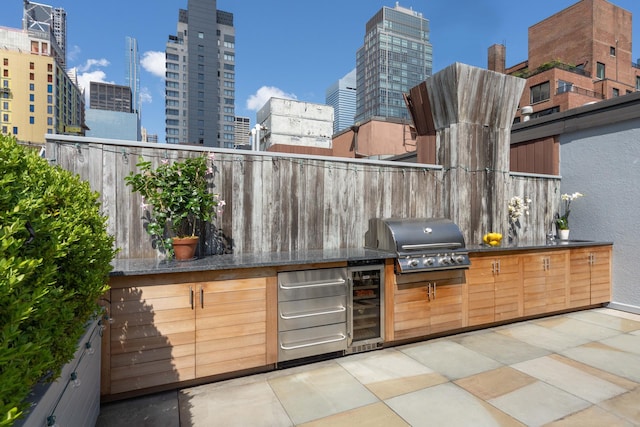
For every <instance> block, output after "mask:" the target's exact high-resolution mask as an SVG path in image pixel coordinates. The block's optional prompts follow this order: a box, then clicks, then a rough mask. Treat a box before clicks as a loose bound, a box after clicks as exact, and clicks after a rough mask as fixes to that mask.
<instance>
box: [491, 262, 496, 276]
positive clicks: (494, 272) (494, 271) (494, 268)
mask: <svg viewBox="0 0 640 427" xmlns="http://www.w3.org/2000/svg"><path fill="white" fill-rule="evenodd" d="M491 274H496V262H495V261H491Z"/></svg>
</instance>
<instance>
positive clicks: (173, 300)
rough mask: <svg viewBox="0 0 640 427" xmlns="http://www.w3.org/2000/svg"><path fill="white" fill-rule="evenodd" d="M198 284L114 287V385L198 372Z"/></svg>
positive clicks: (150, 383)
mask: <svg viewBox="0 0 640 427" xmlns="http://www.w3.org/2000/svg"><path fill="white" fill-rule="evenodd" d="M193 291H194V286H193V285H187V284H176V285H173V284H171V285H149V286H140V287H126V288H113V289H111V317H112V318H113V323H112V324H111V325H110V326H109V327H110V343H109V344H110V349H111V357H110V366H111V370H110V378H111V381H110V388H111V389H110V391H109V394H116V393H122V392H126V391H131V390H137V389H142V388H147V387H154V386H158V385H163V384H171V383H175V382H178V381H185V380H191V379H193V378H195V333H194V330H195V310H194V304H195V299H194V295H193Z"/></svg>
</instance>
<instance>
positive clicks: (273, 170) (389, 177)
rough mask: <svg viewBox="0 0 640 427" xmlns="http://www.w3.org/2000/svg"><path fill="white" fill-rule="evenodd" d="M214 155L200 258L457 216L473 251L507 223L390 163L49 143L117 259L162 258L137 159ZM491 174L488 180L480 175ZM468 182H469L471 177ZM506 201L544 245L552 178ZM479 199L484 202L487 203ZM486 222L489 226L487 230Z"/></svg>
mask: <svg viewBox="0 0 640 427" xmlns="http://www.w3.org/2000/svg"><path fill="white" fill-rule="evenodd" d="M203 151H204V152H208V151H214V152H215V153H216V168H217V170H216V173H215V175H214V178H213V188H212V191H213V192H215V193H220V194H221V198H222V199H224V200H225V201H226V203H227V205H226V207H225V210H224V213H223V214H222V215H220V216H219V218H218V219H217V221H216V224H215V228H216V229H215V230H208V233H207V237H206V238H205V239H203V244H202V247H201V248H200V249H201V254H213V253H220V252H222V251H226V252H233V253H256V252H283V251H292V250H311V249H336V248H353V247H362V246H363V244H364V234H365V232H366V230H367V228H368V220H369V218H374V217H442V216H449V215H448V214H449V212H448V209H449V206H450V205H451V206H458V208H457V209H458V210H459V212H457V214H456V215H455V216H456V217H457V218H461V219H463V221H461V222H460V223H461V224H476V225H474V226H473V227H471V228H469V227H466V226H465V227H461V228H462V231H463V233H464V234H465V238H466V240H467V244H468V245H471V244H474V243H479V242H480V239H481V237H482V235H483V234H484V233H486V232H488V231H501V232H503V233H504V234H505V235H506V232H507V228H508V224H507V222H506V220H505V218H506V215H505V214H502V215H500V218H502V219H500V220H497V219H495V218H486V217H484V216H483V214H482V213H481V212H480V211H477V210H474V208H473V207H474V206H476V203H475V202H474V203H471V201H470V200H461V201H456V203H451V200H450V196H451V194H460V192H455V193H450V192H449V191H447V189H446V186H445V183H446V182H447V179H448V177H447V175H448V174H450V173H452V169H448V168H445V167H441V166H434V165H420V164H409V163H394V162H389V161H375V160H371V161H369V160H361V159H356V160H354V159H339V158H327V157H311V156H305V157H302V156H295V155H287V154H279V153H257V152H247V151H234V150H224V149H213V150H210V149H207V148H200V147H188V146H174V145H165V144H147V143H136V142H128V141H111V140H101V139H91V138H81V137H72V136H61V135H56V136H55V137H54V136H50V139H48V140H47V157H48V158H49V159H50V161H51V162H52V163H53V164H57V165H59V166H61V167H63V168H64V169H68V170H70V171H72V172H74V173H77V174H79V175H80V177H82V178H83V179H85V180H87V181H89V183H90V185H91V187H92V188H93V189H94V190H95V191H98V192H99V193H100V194H101V196H102V206H103V210H104V213H105V214H106V215H107V216H108V217H109V223H108V227H109V232H110V233H111V234H113V235H114V236H115V238H116V244H117V246H118V247H119V248H120V252H119V254H118V257H119V258H153V257H158V256H160V257H161V256H162V255H161V254H159V253H158V252H157V251H156V250H155V249H154V248H153V247H152V246H151V243H150V241H151V240H150V238H149V236H148V235H147V234H146V232H145V231H144V227H143V220H142V218H143V216H144V212H143V210H142V208H141V207H140V204H141V199H140V196H139V195H137V194H132V192H131V188H130V187H127V186H126V185H125V181H124V177H125V176H127V175H128V174H129V173H130V172H132V171H134V172H135V171H136V170H137V168H136V163H137V162H138V158H139V156H142V157H144V158H145V159H146V160H151V161H153V162H155V163H160V161H161V160H162V159H169V160H170V161H172V160H175V159H178V158H184V157H188V156H196V155H201V153H202V152H203ZM455 172H456V174H457V181H456V182H457V185H465V182H468V183H470V182H471V181H472V178H473V179H474V180H477V179H483V178H482V177H481V176H480V177H479V176H478V173H477V172H475V171H468V172H466V173H465V171H461V170H456V171H455ZM486 173H493V172H486ZM472 175H473V176H472ZM507 181H508V182H507V189H506V190H505V191H504V194H505V196H504V199H502V200H500V201H495V200H489V199H488V198H489V197H491V195H487V196H486V197H487V200H485V202H486V203H493V204H496V205H498V206H502V207H503V209H504V212H506V210H507V203H508V200H509V198H510V197H511V196H514V195H519V196H524V197H529V198H531V199H532V200H533V203H532V205H531V211H530V215H529V216H528V217H527V218H523V221H522V225H523V227H522V229H521V231H522V234H521V236H520V239H521V241H522V240H525V241H526V240H539V239H544V237H545V234H546V232H548V230H549V227H550V225H551V223H552V219H553V213H554V212H556V210H557V204H558V199H559V197H558V195H557V192H556V191H557V188H558V187H559V178H558V177H540V176H526V175H510V176H509V177H508V179H507ZM477 198H478V199H479V200H480V202H481V203H482V199H483V196H482V195H478V196H477ZM487 224H493V225H492V226H491V227H492V228H493V230H490V229H488V228H487V227H489V226H488V225H487Z"/></svg>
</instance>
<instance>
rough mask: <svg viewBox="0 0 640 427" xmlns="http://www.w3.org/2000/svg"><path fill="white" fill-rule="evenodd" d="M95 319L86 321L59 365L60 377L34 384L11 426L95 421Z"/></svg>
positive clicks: (97, 409)
mask: <svg viewBox="0 0 640 427" xmlns="http://www.w3.org/2000/svg"><path fill="white" fill-rule="evenodd" d="M101 342H102V338H101V334H100V325H99V323H98V320H97V319H96V320H94V321H92V322H91V323H89V324H88V326H87V330H86V332H85V334H84V335H83V336H82V338H80V341H79V345H78V350H76V354H75V356H74V358H73V360H71V361H70V362H69V363H67V364H66V365H65V366H64V367H63V368H62V373H61V374H60V377H59V378H58V379H57V380H56V381H54V382H52V383H41V384H38V385H36V387H34V389H33V391H32V393H31V395H30V396H29V399H28V400H29V401H30V402H31V408H30V409H28V410H27V414H26V415H25V416H24V417H23V418H21V419H19V420H18V421H16V423H15V424H14V426H25V427H31V426H37V427H41V426H47V425H53V422H54V421H55V424H56V425H58V426H64V427H69V426H78V427H86V426H93V425H95V424H96V420H97V419H98V415H99V414H100V349H101Z"/></svg>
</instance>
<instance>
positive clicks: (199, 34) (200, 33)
mask: <svg viewBox="0 0 640 427" xmlns="http://www.w3.org/2000/svg"><path fill="white" fill-rule="evenodd" d="M198 38H199V39H203V38H204V33H203V32H202V31H198Z"/></svg>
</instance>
